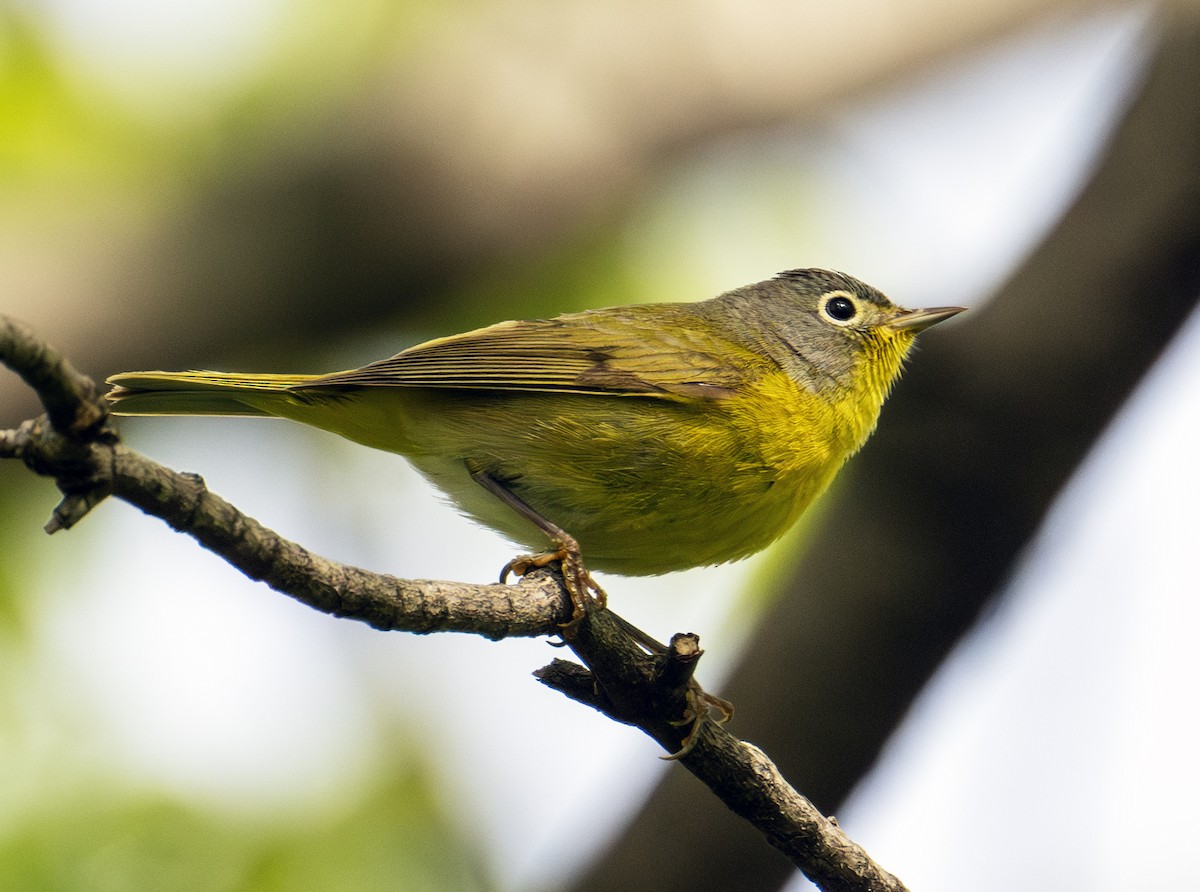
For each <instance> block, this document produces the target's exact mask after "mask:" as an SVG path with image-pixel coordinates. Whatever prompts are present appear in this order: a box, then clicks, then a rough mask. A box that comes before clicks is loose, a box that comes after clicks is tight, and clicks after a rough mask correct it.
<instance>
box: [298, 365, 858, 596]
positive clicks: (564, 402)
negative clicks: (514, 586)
mask: <svg viewBox="0 0 1200 892" xmlns="http://www.w3.org/2000/svg"><path fill="white" fill-rule="evenodd" d="M351 401H352V404H353V411H352V412H351V411H343V410H344V409H345V408H346V407H348V406H349V405H351ZM275 409H276V411H278V407H275ZM876 412H877V409H876ZM280 414H287V415H289V416H291V417H295V418H296V419H297V420H301V421H305V422H307V423H309V424H315V425H317V426H319V427H323V428H326V429H328V430H333V431H335V432H336V433H339V434H341V435H343V436H347V437H349V438H351V439H354V440H357V441H359V442H362V443H365V444H366V445H370V446H375V447H377V448H382V449H387V450H389V451H393V452H399V453H401V454H403V455H405V456H406V457H407V458H408V459H409V460H410V461H411V462H412V464H413V465H414V467H416V468H417V470H418V471H420V472H421V473H422V474H423V475H424V476H425V477H427V478H428V479H429V480H430V481H431V482H432V483H434V484H435V485H436V486H437V487H438V488H440V489H441V490H442V491H443V492H445V493H446V494H447V496H448V497H449V498H450V499H451V501H452V502H453V503H454V504H455V505H457V506H458V508H459V509H460V510H462V511H463V512H464V513H465V514H467V515H469V516H471V517H473V518H475V519H476V520H478V521H480V522H481V523H483V524H485V525H487V526H489V527H491V528H493V529H495V530H497V531H499V532H500V533H502V534H504V535H506V536H508V537H509V538H511V539H513V540H514V541H516V542H519V543H521V544H523V545H524V546H526V547H529V548H532V549H535V550H540V549H543V548H545V546H546V539H545V536H544V534H543V533H541V532H540V531H539V530H537V529H536V528H535V527H534V526H533V525H532V524H530V523H529V522H528V521H527V520H525V519H524V518H522V517H520V516H519V515H518V514H517V513H516V512H514V511H513V510H512V509H511V508H510V507H509V506H507V505H505V504H503V503H502V502H501V501H499V500H498V499H497V498H496V497H495V496H493V495H492V494H490V493H488V492H487V491H486V490H484V489H483V488H482V487H480V486H479V485H478V484H477V483H475V481H474V480H472V479H471V477H470V473H469V470H468V469H469V468H472V469H478V470H481V471H485V472H487V473H488V474H490V475H492V476H493V477H495V478H496V479H497V480H499V481H501V482H502V483H503V484H504V485H505V486H507V487H508V488H509V489H510V490H511V491H512V492H513V493H514V494H516V495H517V496H518V497H519V498H521V499H522V500H523V501H524V502H526V504H528V505H529V506H530V507H532V508H533V509H535V510H536V511H537V512H538V513H539V514H541V515H542V516H543V517H545V518H546V519H548V520H550V521H552V522H553V523H555V524H557V525H558V526H560V527H562V528H563V529H565V530H566V531H567V532H568V533H570V534H571V535H572V536H574V537H575V538H576V539H577V540H578V541H579V543H580V546H581V549H582V552H583V555H584V559H585V561H586V562H587V564H588V566H589V567H591V568H593V569H597V570H605V571H611V572H615V573H621V574H625V575H653V574H658V573H666V572H670V571H673V570H681V569H686V568H689V567H696V566H704V565H710V564H719V563H724V562H726V561H732V560H737V559H739V558H743V557H747V556H749V555H751V554H754V553H755V552H757V551H759V550H761V549H762V548H764V547H766V546H767V545H769V544H770V543H771V542H773V541H774V540H775V539H777V538H779V536H781V535H782V534H783V533H784V532H786V531H787V530H788V528H790V527H791V526H792V524H793V523H794V522H795V521H796V519H797V518H798V517H799V516H800V514H801V513H802V512H803V511H804V509H805V508H807V507H808V505H809V504H810V503H811V502H812V500H813V499H814V498H815V497H816V496H817V495H818V494H819V493H820V492H821V491H822V490H823V489H824V488H825V487H826V486H827V485H828V483H829V482H830V480H831V479H832V478H833V476H834V475H835V474H836V473H837V470H838V469H839V468H840V467H841V465H842V463H843V462H844V461H845V459H846V458H847V457H849V455H850V454H851V453H852V452H853V451H854V449H856V448H857V446H858V445H859V443H860V442H861V440H862V439H863V438H864V437H865V435H866V431H863V430H861V428H862V425H859V424H847V423H845V419H843V418H841V413H839V412H838V411H837V410H836V407H831V406H829V405H828V404H827V403H826V402H825V401H823V400H821V399H818V398H817V397H815V396H813V395H812V394H809V393H807V392H806V391H802V390H800V389H799V388H798V387H797V386H796V385H795V384H794V383H793V382H792V381H790V379H788V378H786V376H783V375H779V376H778V377H777V378H772V379H767V380H765V381H762V382H759V385H758V386H757V387H756V389H755V390H754V391H753V392H752V393H743V394H739V395H737V396H734V397H729V398H724V399H715V400H699V399H697V400H689V401H671V400H663V399H653V398H646V397H622V396H598V395H583V394H548V393H520V392H518V393H511V394H498V393H480V392H472V393H463V392H456V391H450V390H419V389H406V388H370V389H366V390H360V391H355V392H353V393H352V394H347V395H346V396H345V397H342V398H341V399H340V400H333V401H331V402H329V403H328V404H327V405H319V406H314V407H308V408H302V409H294V410H292V411H289V412H286V413H280ZM870 423H871V425H873V424H874V418H873V417H872V418H871V419H870ZM867 430H868V431H869V428H868V429H867Z"/></svg>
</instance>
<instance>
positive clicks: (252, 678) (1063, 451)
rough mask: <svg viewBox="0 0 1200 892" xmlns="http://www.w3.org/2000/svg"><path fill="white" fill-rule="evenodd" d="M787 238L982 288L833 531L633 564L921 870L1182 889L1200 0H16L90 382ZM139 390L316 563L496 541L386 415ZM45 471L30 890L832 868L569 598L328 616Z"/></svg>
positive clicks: (947, 882)
mask: <svg viewBox="0 0 1200 892" xmlns="http://www.w3.org/2000/svg"><path fill="white" fill-rule="evenodd" d="M804 266H823V267H831V268H836V269H842V270H845V271H847V272H849V273H851V274H853V275H856V276H858V277H860V278H862V279H864V280H866V281H868V282H870V283H871V284H873V285H876V286H877V287H879V288H881V289H882V290H883V291H884V292H886V293H887V294H889V295H890V296H891V297H892V298H893V299H895V300H896V301H897V302H898V303H901V304H905V305H908V306H934V305H942V304H962V305H970V306H972V307H973V308H974V309H973V311H972V312H971V313H969V314H967V315H966V316H965V317H962V319H961V320H959V321H956V322H954V323H951V324H949V325H947V326H945V327H944V328H942V327H939V328H938V329H937V330H935V331H933V332H931V333H930V334H929V335H928V336H927V337H925V338H924V339H923V341H922V348H921V350H920V352H919V354H918V355H917V356H916V357H915V358H914V361H913V363H912V367H911V370H910V372H909V373H908V374H906V376H905V379H904V380H903V381H902V382H901V384H900V385H899V387H898V389H897V392H896V394H895V395H894V397H893V399H892V401H891V402H890V403H889V404H888V406H887V407H885V410H884V414H883V418H882V421H881V425H880V429H879V432H878V434H877V435H876V437H875V438H874V439H873V440H872V441H871V442H870V444H868V446H867V447H866V449H864V451H863V453H862V454H861V455H860V456H859V457H857V458H856V459H855V460H854V461H853V462H852V463H851V465H850V466H849V467H848V469H847V472H846V473H845V474H843V476H842V478H840V479H839V482H838V483H837V484H836V485H835V487H834V489H833V490H832V491H831V492H830V494H829V495H828V496H827V497H826V498H825V499H824V501H823V502H822V504H821V506H820V508H819V509H817V510H815V511H814V512H812V514H811V516H810V518H809V519H808V520H807V521H806V522H805V523H803V524H802V527H801V529H798V530H797V531H795V533H794V534H792V535H789V536H788V537H787V538H786V539H785V540H784V541H782V542H781V543H779V545H777V546H776V547H774V548H773V549H771V550H770V551H769V552H767V553H765V554H764V555H761V556H759V557H758V558H756V559H754V560H752V561H749V562H746V563H744V564H738V565H734V566H729V567H721V568H715V569H711V570H701V571H693V572H690V573H686V574H675V575H672V576H668V577H663V578H658V579H648V580H647V579H638V580H627V579H619V578H610V579H608V580H606V581H605V585H606V588H607V589H608V591H609V592H610V595H611V597H612V603H613V605H614V606H615V607H616V609H617V610H618V611H619V612H620V613H621V614H622V615H624V616H626V617H627V618H628V619H630V620H632V621H633V622H635V623H637V624H638V625H639V626H641V627H643V628H646V629H647V630H649V631H651V632H652V633H655V634H657V635H658V636H659V637H664V636H667V635H669V634H671V633H672V632H674V631H683V630H688V631H695V632H698V633H699V634H700V635H701V638H702V641H703V643H704V645H705V647H706V650H707V655H706V657H705V659H704V663H703V665H702V666H701V670H700V677H701V678H702V680H703V681H704V683H705V685H706V687H708V688H709V689H710V690H715V691H718V692H720V693H722V694H723V695H726V696H730V697H732V698H733V699H734V701H735V702H736V704H737V706H738V715H737V718H736V719H735V723H734V725H732V726H731V730H732V731H733V732H734V733H736V734H738V735H740V736H743V737H745V738H746V739H748V740H751V741H752V742H755V743H757V744H759V745H760V746H762V747H763V748H764V749H765V750H766V751H767V752H768V754H769V755H771V756H772V757H773V758H775V759H776V761H777V762H778V763H779V764H780V766H781V768H782V769H783V770H784V773H785V774H786V775H787V776H788V778H789V779H790V780H791V781H792V782H793V783H794V784H795V785H796V786H797V787H798V788H799V789H800V790H801V791H802V792H804V793H806V794H808V795H810V796H811V797H812V798H813V799H814V801H815V802H816V803H817V805H818V806H820V807H821V808H823V809H825V810H826V811H827V812H828V811H836V813H837V814H838V817H839V819H840V820H841V823H842V825H843V826H844V827H846V828H847V830H848V832H849V833H850V834H851V836H852V837H854V838H855V839H856V840H858V841H859V842H861V843H862V844H863V845H864V846H865V847H866V848H867V849H868V851H870V852H871V853H872V854H873V855H874V856H875V857H876V858H877V859H878V860H879V861H880V862H881V863H882V864H883V865H884V866H885V867H887V868H888V869H890V870H892V871H893V872H895V873H896V874H897V875H899V876H900V877H901V878H902V879H904V880H905V881H906V882H907V883H908V884H909V885H910V886H912V887H913V888H914V889H917V888H919V889H922V890H935V889H946V890H951V889H964V888H970V889H973V890H991V889H997V890H999V889H1012V888H1023V889H1039V890H1040V889H1045V890H1061V889H1066V888H1080V889H1089V890H1107V889H1113V890H1116V889H1126V888H1130V887H1131V886H1137V887H1139V888H1186V887H1187V884H1188V882H1189V881H1190V870H1189V868H1188V866H1187V859H1186V858H1180V857H1178V854H1179V853H1180V852H1185V851H1188V850H1189V848H1190V846H1191V845H1192V844H1194V840H1195V839H1196V838H1197V836H1200V819H1198V818H1197V814H1196V812H1195V810H1194V808H1193V802H1194V799H1195V796H1196V794H1197V793H1198V792H1200V770H1198V769H1197V763H1196V760H1195V758H1194V753H1195V752H1197V751H1198V750H1200V721H1198V719H1197V709H1196V705H1195V704H1196V696H1195V690H1196V689H1195V681H1196V679H1197V677H1198V671H1200V665H1198V660H1200V657H1198V655H1200V648H1197V647H1196V633H1195V629H1196V628H1197V627H1198V624H1197V620H1198V619H1200V617H1198V616H1197V613H1198V612H1200V611H1198V608H1197V595H1198V594H1200V586H1198V584H1197V583H1196V574H1195V571H1194V566H1192V564H1191V562H1190V558H1191V555H1192V553H1193V551H1194V548H1195V544H1196V539H1197V522H1196V519H1195V508H1194V506H1195V504H1196V502H1197V500H1198V498H1200V472H1197V470H1196V462H1195V460H1194V456H1193V455H1192V450H1194V443H1195V442H1196V441H1197V435H1200V320H1198V319H1197V318H1196V316H1195V314H1194V313H1193V308H1194V306H1195V303H1196V299H1197V296H1198V295H1200V10H1198V9H1197V7H1196V5H1195V4H1194V3H1191V2H1179V3H1174V4H1169V3H1163V4H1151V3H1143V4H1131V3H1110V2H1098V0H1091V2H1087V0H1080V2H1047V0H987V2H980V0H941V2H928V0H914V2H911V3H909V4H905V7H904V9H903V10H901V9H900V8H899V7H897V6H896V5H895V4H891V3H886V2H881V0H845V2H842V3H839V4H836V5H831V4H818V3H791V2H781V0H756V2H739V3H733V2H727V0H703V2H699V3H696V2H692V3H683V2H676V0H667V2H660V3H655V4H652V5H647V4H634V3H631V2H625V0H569V2H556V3H548V2H536V0H528V2H497V0H477V2H473V3H466V2H440V3H432V2H425V0H410V2H405V3H388V2H384V0H346V2H343V3H340V4H326V3H320V2H317V0H252V2H241V3H233V2H212V0H209V2H205V3H200V2H196V0H176V2H173V3H168V4H162V3H152V2H146V0H107V2H103V3H101V2H97V0H8V2H4V0H0V312H4V313H8V314H11V315H14V316H16V317H18V318H20V319H23V320H24V321H25V322H27V323H29V324H31V325H32V326H33V327H34V328H36V329H37V330H38V331H39V332H40V333H41V334H42V335H43V336H45V337H46V338H47V339H49V340H50V341H51V342H52V343H53V344H55V345H56V346H57V347H58V348H59V349H61V350H62V351H63V352H65V353H66V354H67V355H68V356H69V357H70V358H71V360H72V361H73V362H74V364H75V365H76V366H77V367H78V368H80V369H81V370H83V371H84V372H86V373H88V374H90V375H92V376H93V377H95V378H97V379H103V378H104V377H105V376H107V375H109V374H112V373H114V372H118V371H125V370H131V369H139V368H217V369H238V370H246V371H293V372H319V371H329V370H333V369H338V368H347V367H352V366H356V365H359V364H362V363H363V362H366V361H369V360H372V359H377V358H380V357H383V356H386V355H390V354H391V353H394V352H396V351H397V350H399V349H401V348H402V347H404V346H406V345H408V344H411V343H415V342H417V341H419V340H422V339H425V338H427V337H432V336H436V335H441V334H447V333H451V332H455V331H459V330H463V329H466V328H469V327H474V326H479V325H484V324H488V323H491V322H494V321H498V320H500V319H503V318H513V317H527V316H535V315H553V314H555V313H559V312H564V311H569V310H576V309H581V308H584V307H588V306H603V305H610V304H616V303H634V302H644V301H658V300H696V299H702V298H705V297H709V296H712V295H714V294H717V293H719V292H720V291H723V290H726V289H729V288H733V287H737V286H739V285H743V284H747V283H749V282H753V281H756V280H759V279H763V278H767V277H769V276H771V275H773V274H774V273H776V272H778V271H780V270H784V269H789V268H795V267H804ZM36 412H37V405H36V402H35V401H34V400H33V399H32V397H31V395H30V394H29V393H28V391H27V390H25V389H24V388H23V387H22V386H21V385H20V383H19V381H18V379H17V378H16V376H14V375H7V374H5V375H0V425H3V426H5V427H9V426H13V425H15V424H16V423H18V422H19V421H20V420H22V419H23V418H25V417H28V416H30V415H32V414H35V413H36ZM120 426H121V429H122V431H123V433H124V434H125V436H126V438H127V441H128V442H129V443H130V444H131V445H132V446H133V447H134V448H137V449H139V450H141V451H143V452H146V453H147V454H149V455H150V456H152V457H154V458H155V459H157V460H159V461H162V462H164V463H165V464H168V465H170V466H172V467H175V468H177V469H179V470H189V471H195V472H198V473H200V474H202V475H203V476H204V477H205V479H206V480H207V482H208V484H209V486H210V487H211V488H212V489H213V490H215V491H216V492H218V493H220V494H221V495H223V496H225V497H226V498H228V499H230V500H231V501H233V502H234V503H235V504H237V505H238V506H239V507H241V508H242V509H244V510H246V511H247V512H249V513H251V514H252V515H254V516H256V517H257V518H259V519H260V520H262V521H263V522H264V523H266V524H267V525H268V526H271V527H273V528H274V529H276V530H278V531H279V532H281V533H282V534H284V535H286V536H289V537H291V538H293V539H296V540H298V541H300V542H301V543H303V544H305V545H306V546H308V547H310V548H312V549H313V550H315V551H317V552H319V553H321V554H324V555H326V556H328V557H331V558H334V559H337V560H342V561H346V562H350V563H355V564H358V565H361V566H364V567H367V568H370V569H372V570H377V571H381V572H388V573H393V574H396V575H400V576H408V577H432V578H454V579H466V580H472V581H482V580H490V579H491V578H493V577H494V576H495V574H496V572H497V570H498V569H499V567H500V566H501V565H503V564H504V562H505V561H506V560H508V558H509V557H511V555H512V548H511V546H509V545H508V544H506V543H505V542H503V541H501V540H500V539H498V538H497V537H496V536H494V535H492V534H490V533H488V532H486V531H481V530H478V529H475V528H474V527H472V526H471V525H469V524H468V523H467V522H466V521H464V520H462V519H460V518H458V517H457V515H455V513H454V512H453V511H451V510H450V509H448V508H446V507H445V506H444V505H442V504H441V503H440V502H439V501H438V499H437V497H436V495H434V494H433V493H431V492H430V491H429V490H428V489H427V488H426V487H425V485H424V484H423V483H422V482H421V481H420V480H419V479H417V478H416V477H415V475H414V474H412V473H411V472H410V471H409V470H408V468H407V467H406V465H405V464H404V462H403V460H401V459H399V458H397V457H394V456H390V455H385V454H382V453H373V452H371V451H369V450H366V449H363V448H361V447H357V446H353V445H351V444H348V443H343V442H341V441H339V440H337V439H336V438H334V437H332V436H330V435H327V434H322V433H320V432H315V431H309V430H305V429H300V428H298V427H292V426H289V425H287V424H285V423H282V422H270V421H254V420H240V421H239V420H232V421H230V420H217V419H186V420H174V419H145V420H142V419H138V420H123V421H121V422H120ZM56 495H57V494H56V491H55V490H54V488H53V486H52V484H50V483H49V482H47V481H45V480H41V479H36V478H34V477H33V476H32V475H31V474H29V473H28V472H27V471H25V469H24V468H22V467H19V466H15V465H13V464H12V463H7V464H6V465H3V466H0V887H3V888H13V889H35V890H36V889H45V890H75V889H88V890H109V889H111V890H125V889H139V890H140V889H168V888H169V889H173V890H186V889H197V890H225V889H228V890H274V889H289V890H290V889H313V890H322V889H334V888H336V889H405V890H408V889H418V890H419V889H430V890H440V889H480V890H567V889H596V890H600V889H628V888H646V889H688V890H694V889H695V888H696V887H697V885H699V886H701V887H702V888H714V889H725V888H728V889H760V888H761V889H771V888H781V887H783V886H784V885H789V884H790V888H793V889H802V888H805V887H806V884H805V882H804V881H803V880H801V879H799V878H797V877H795V876H794V874H793V873H792V871H791V869H790V867H789V865H788V864H787V862H786V861H784V859H782V857H780V856H779V855H777V854H776V853H775V852H774V851H773V850H772V849H770V848H769V847H768V846H767V844H766V843H765V842H763V841H762V840H761V838H759V837H757V836H756V835H755V834H754V833H753V831H751V830H749V829H748V828H746V827H744V826H742V825H741V824H740V822H739V820H738V819H737V818H735V817H734V816H733V815H732V814H731V813H729V812H727V811H725V809H724V807H723V806H721V805H720V804H719V803H718V802H717V801H716V800H715V799H713V798H712V796H711V795H710V794H709V793H708V792H707V791H706V790H704V789H703V788H701V787H700V786H699V784H697V783H696V782H695V781H693V780H692V779H691V778H690V777H689V776H688V775H687V774H686V772H685V771H684V770H683V769H682V768H681V767H680V766H678V765H667V764H665V763H662V762H660V761H659V760H658V759H657V758H656V756H657V755H658V753H657V751H656V749H655V747H654V745H653V744H652V743H651V742H650V741H649V740H644V739H642V738H641V737H640V736H639V735H637V733H636V732H635V731H633V730H631V729H629V728H625V727H618V726H615V725H613V724H612V723H610V722H608V721H606V720H604V719H602V718H601V717H599V716H597V715H594V714H591V713H589V712H588V711H587V710H584V709H582V708H580V707H579V706H577V705H575V704H573V703H570V702H568V701H566V700H564V699H562V698H561V697H558V696H557V695H555V694H553V693H551V692H548V691H545V690H543V689H541V688H540V687H539V686H538V685H537V683H536V682H535V681H534V680H533V679H532V678H530V676H529V673H531V672H532V671H533V670H534V669H536V668H538V667H539V666H540V665H542V664H544V663H545V662H548V661H549V660H550V659H551V658H553V657H554V656H555V655H556V652H555V651H553V650H552V649H551V648H549V647H547V645H546V643H545V642H544V641H505V642H500V643H491V642H485V641H482V640H474V639H469V638H465V637H460V638H452V637H450V636H434V637H431V638H419V637H415V636H409V635H401V634H383V633H379V632H374V631H372V630H370V629H368V628H366V627H365V626H363V627H360V626H357V625H355V624H352V623H350V622H345V621H338V620H334V619H332V618H329V617H325V616H322V615H318V614H316V613H314V612H312V611H310V610H308V609H307V608H303V607H300V606H298V605H296V604H294V603H292V602H290V601H288V600H287V599H286V598H283V597H281V596H279V595H277V594H275V593H273V592H271V591H269V590H267V589H266V588H265V587H263V586H259V585H254V584H251V583H249V582H248V581H247V580H245V579H244V578H242V577H241V576H239V574H237V573H236V572H235V571H234V570H232V569H231V568H229V567H227V566H226V565H224V564H223V563H222V562H220V561H219V560H218V559H216V558H215V557H213V556H212V555H210V554H208V553H206V552H203V551H202V550H201V549H199V548H198V547H197V546H196V545H195V544H194V543H192V542H191V541H190V540H187V539H185V538H184V537H181V536H178V535H176V534H174V533H172V532H170V531H169V530H168V529H167V528H166V527H165V526H164V525H163V524H161V523H160V522H158V521H156V520H153V519H151V518H147V517H145V516H143V515H141V514H139V513H138V512H137V511H136V510H134V509H132V508H130V507H129V506H127V505H124V504H120V503H115V502H113V503H108V504H105V505H103V506H101V508H99V509H98V510H97V511H95V512H94V514H93V515H92V516H90V517H89V518H88V519H87V520H86V521H85V522H84V523H83V524H82V525H81V526H80V527H78V528H76V529H74V530H72V531H71V532H69V533H63V534H60V535H57V536H55V537H53V538H50V537H47V536H45V535H44V534H43V533H42V532H41V526H42V524H43V523H44V521H45V518H46V517H47V516H48V514H49V511H50V510H51V508H52V506H53V504H54V503H55V501H56ZM1164 853H1171V854H1170V855H1169V856H1168V855H1167V854H1164Z"/></svg>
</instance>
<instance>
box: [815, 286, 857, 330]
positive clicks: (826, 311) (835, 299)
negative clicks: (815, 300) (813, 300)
mask: <svg viewBox="0 0 1200 892" xmlns="http://www.w3.org/2000/svg"><path fill="white" fill-rule="evenodd" d="M821 314H822V315H823V316H825V317H826V318H827V319H829V321H830V322H835V323H838V324H845V323H847V322H850V321H851V320H852V319H853V318H854V317H855V316H857V315H858V304H856V303H855V302H854V301H853V300H852V299H851V298H850V297H849V296H848V295H846V294H839V293H837V292H834V293H833V294H830V295H827V296H826V298H825V300H824V301H823V302H822V303H821Z"/></svg>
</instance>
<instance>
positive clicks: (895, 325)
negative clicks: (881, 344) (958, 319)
mask: <svg viewBox="0 0 1200 892" xmlns="http://www.w3.org/2000/svg"><path fill="white" fill-rule="evenodd" d="M965 309H966V307H931V308H930V309H928V310H908V311H906V312H904V313H901V314H900V315H899V316H897V317H896V318H895V319H893V320H892V321H891V322H889V323H887V324H886V325H885V326H884V328H886V329H887V330H888V331H911V332H912V333H913V334H916V333H917V332H919V331H924V330H925V329H927V328H929V326H931V325H937V324H938V323H939V322H942V321H944V320H946V319H949V318H950V317H951V316H957V315H958V314H959V313H961V312H962V311H963V310H965Z"/></svg>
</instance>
